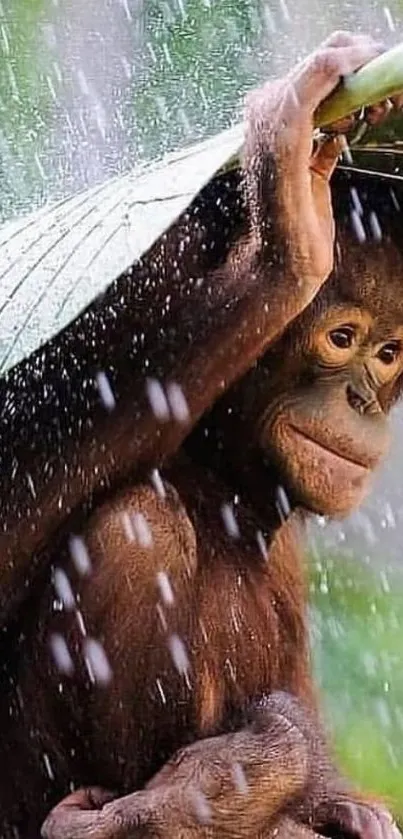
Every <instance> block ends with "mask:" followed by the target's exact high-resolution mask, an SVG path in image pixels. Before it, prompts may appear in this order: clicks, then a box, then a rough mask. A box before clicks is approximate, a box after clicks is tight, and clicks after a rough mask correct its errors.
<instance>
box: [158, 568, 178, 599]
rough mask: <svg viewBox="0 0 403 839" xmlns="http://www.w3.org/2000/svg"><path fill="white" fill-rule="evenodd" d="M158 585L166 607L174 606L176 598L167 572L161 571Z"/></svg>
mask: <svg viewBox="0 0 403 839" xmlns="http://www.w3.org/2000/svg"><path fill="white" fill-rule="evenodd" d="M157 585H158V588H159V590H160V594H161V598H162V600H163V602H164V603H165V605H166V606H173V604H174V602H175V597H174V593H173V589H172V586H171V583H170V580H169V577H168V574H167V573H166V572H165V571H159V572H158V574H157Z"/></svg>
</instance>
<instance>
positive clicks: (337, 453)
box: [289, 423, 372, 471]
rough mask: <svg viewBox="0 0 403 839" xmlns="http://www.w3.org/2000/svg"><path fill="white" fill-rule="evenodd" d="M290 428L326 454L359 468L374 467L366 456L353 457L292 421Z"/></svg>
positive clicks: (296, 434)
mask: <svg viewBox="0 0 403 839" xmlns="http://www.w3.org/2000/svg"><path fill="white" fill-rule="evenodd" d="M289 428H290V430H291V431H292V433H293V434H295V436H296V437H299V438H301V439H302V440H304V441H305V442H306V443H308V444H309V445H310V446H315V447H316V448H318V449H321V450H322V451H323V452H326V455H330V456H331V457H335V458H337V459H338V460H340V461H344V462H345V463H350V464H351V466H354V467H355V468H358V469H365V470H366V471H369V470H370V469H371V468H372V467H371V466H370V465H369V464H368V463H367V462H365V460H364V458H360V457H359V456H358V455H356V456H355V457H352V456H351V454H348V455H347V454H345V453H344V452H343V451H341V449H339V448H336V446H335V445H334V444H330V443H329V442H328V441H326V442H325V441H322V440H318V439H317V437H312V436H311V435H310V434H307V432H306V431H303V430H302V429H301V428H298V427H297V426H296V425H293V424H292V423H290V425H289Z"/></svg>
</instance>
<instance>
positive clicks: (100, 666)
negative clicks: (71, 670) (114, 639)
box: [84, 638, 112, 686]
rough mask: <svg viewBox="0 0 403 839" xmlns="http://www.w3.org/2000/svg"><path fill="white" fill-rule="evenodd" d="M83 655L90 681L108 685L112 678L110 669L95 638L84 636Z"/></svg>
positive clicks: (102, 649) (104, 653) (104, 654)
mask: <svg viewBox="0 0 403 839" xmlns="http://www.w3.org/2000/svg"><path fill="white" fill-rule="evenodd" d="M84 656H85V662H86V665H87V670H88V673H89V676H90V679H91V681H93V682H96V683H97V684H98V685H103V686H104V685H108V684H109V682H110V681H111V679H112V670H111V667H110V664H109V661H108V659H107V656H106V652H105V650H104V648H103V646H102V644H100V643H99V641H97V640H96V639H95V638H86V639H85V641H84Z"/></svg>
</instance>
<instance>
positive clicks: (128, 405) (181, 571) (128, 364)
mask: <svg viewBox="0 0 403 839" xmlns="http://www.w3.org/2000/svg"><path fill="white" fill-rule="evenodd" d="M377 51H378V47H377V45H375V44H374V43H373V42H372V40H371V39H369V38H367V37H364V36H353V35H350V34H349V33H343V32H340V33H336V34H334V35H333V36H332V37H331V38H329V39H328V40H327V41H326V42H325V43H324V44H323V45H322V46H321V47H320V48H319V49H318V50H317V52H315V53H314V54H313V55H311V56H310V57H309V58H307V59H306V60H305V61H304V62H302V63H301V64H299V65H298V66H297V67H296V68H294V69H293V70H292V71H291V72H290V73H289V74H288V75H287V76H286V77H285V78H284V79H281V80H280V81H276V82H270V83H268V84H267V85H265V86H264V87H263V88H262V89H261V90H258V91H256V92H255V93H253V94H252V95H251V96H250V97H249V100H248V105H247V135H246V146H245V157H244V184H243V187H244V190H243V192H242V193H241V192H240V188H239V183H238V186H237V185H236V184H235V181H234V180H231V178H232V179H234V178H236V177H237V176H235V175H233V176H232V175H228V176H223V177H221V181H220V179H217V181H216V182H215V183H214V184H213V185H211V186H210V187H209V188H207V191H205V192H204V193H203V195H202V197H201V198H200V200H197V202H196V203H195V205H193V206H192V207H191V208H190V209H189V211H188V213H187V214H186V217H184V218H182V219H180V220H179V222H178V224H177V225H176V226H175V227H174V228H173V229H172V230H171V231H169V233H168V234H167V235H166V236H165V237H163V239H162V240H161V241H160V242H158V243H157V244H156V245H155V246H154V248H153V249H152V250H151V252H150V253H149V254H148V255H147V256H146V258H145V259H144V260H143V262H142V263H141V264H140V265H138V266H135V267H134V269H133V270H132V271H131V272H128V274H127V275H125V276H124V277H122V278H119V280H118V281H117V283H116V284H115V286H114V288H113V289H111V290H110V291H109V292H108V293H107V294H106V295H105V298H104V299H103V300H101V301H98V303H97V305H98V306H99V307H101V308H102V307H104V309H103V310H104V312H105V318H100V319H98V320H97V319H94V321H93V323H94V326H90V323H91V321H90V320H89V319H88V318H87V321H85V320H84V318H83V319H78V321H77V322H76V323H75V324H73V325H72V327H71V329H70V331H67V332H66V334H65V335H64V336H62V337H61V338H60V339H59V344H58V345H57V346H58V349H57V348H54V347H52V346H50V347H49V348H48V351H47V353H48V355H47V356H46V358H45V361H44V362H43V359H42V362H41V364H42V366H41V372H40V373H39V372H38V369H36V378H35V377H34V375H33V374H32V373H30V372H29V370H28V367H27V368H26V370H25V375H24V376H23V377H21V376H20V377H19V379H18V383H17V377H16V376H15V378H14V379H13V377H12V376H11V378H10V380H9V381H8V383H7V387H8V388H9V392H11V389H12V388H14V389H15V390H16V391H17V392H18V393H19V399H18V400H15V402H16V403H17V401H18V405H17V404H16V407H15V411H16V412H17V415H18V411H19V410H20V411H21V412H22V411H23V408H22V407H21V408H19V405H24V406H25V407H24V410H26V405H27V404H30V403H29V400H34V399H35V402H36V404H35V406H33V410H34V415H35V417H36V422H39V420H38V411H42V414H41V418H42V419H41V420H40V427H43V428H45V431H44V433H43V439H41V440H39V439H37V437H38V435H37V437H36V438H35V443H32V445H30V446H28V445H27V442H29V441H30V440H33V439H34V437H35V435H34V432H33V426H32V425H31V426H29V425H28V426H27V425H26V424H25V425H24V434H23V435H22V432H21V434H20V436H19V437H18V435H17V434H16V433H15V431H14V434H13V435H11V433H10V434H9V435H8V436H7V432H6V431H3V438H4V439H3V448H2V451H3V455H2V457H3V474H4V475H5V478H4V481H5V486H6V487H7V486H8V488H9V490H8V491H9V493H10V501H9V500H8V498H7V493H4V495H5V504H4V520H5V522H6V527H5V528H3V533H1V534H0V548H1V549H2V551H3V553H2V556H3V561H4V566H5V568H4V575H3V576H4V580H3V586H2V610H3V616H4V618H5V619H7V621H8V624H9V637H8V638H7V641H6V643H5V649H6V653H7V655H6V659H7V663H6V668H5V669H6V676H7V678H6V680H5V683H6V690H5V694H6V695H4V696H3V697H2V700H1V701H2V703H3V705H2V708H3V711H2V713H3V718H2V719H3V725H2V733H1V739H2V753H3V759H4V762H5V763H6V764H7V770H8V771H7V773H6V775H5V778H4V780H2V781H1V785H0V812H1V824H2V826H3V830H2V836H3V837H5V838H7V839H9V837H14V836H15V835H19V837H20V839H37V836H38V833H39V830H40V825H41V823H42V821H43V819H44V818H45V817H46V815H47V814H48V813H49V811H50V810H51V808H52V807H53V809H52V810H51V812H50V815H48V816H47V818H46V821H45V823H44V825H43V827H42V836H43V837H45V839H135V837H150V839H151V837H152V839H154V837H156V839H157V838H158V839H165V837H166V839H168V837H169V839H173V838H174V837H176V839H188V837H192V836H195V837H196V836H197V837H201V839H204V838H205V839H225V837H228V838H229V839H257V837H262V839H265V838H266V837H267V839H274V837H277V839H279V838H280V839H314V836H315V834H319V835H322V836H331V837H334V839H339V837H341V836H345V837H355V839H398V837H399V836H400V833H399V831H398V830H397V828H396V826H395V825H394V823H393V821H392V818H391V817H390V816H389V815H388V813H387V812H386V809H384V808H383V807H381V806H379V805H377V804H376V803H375V802H372V803H371V802H370V801H367V800H366V799H365V797H364V796H361V795H360V794H358V793H356V792H355V791H354V790H352V789H351V787H350V785H349V784H348V783H347V781H345V780H344V779H343V778H341V777H340V775H339V773H338V770H337V768H336V767H335V765H334V764H333V762H332V759H331V757H330V756H329V750H328V747H327V745H326V741H325V737H324V735H323V732H322V730H321V724H320V720H319V714H318V711H317V706H316V698H315V690H314V687H313V684H312V677H311V668H310V661H309V645H308V634H307V625H306V592H305V584H304V574H303V568H302V563H301V559H300V555H299V550H298V544H299V542H300V541H301V534H300V530H301V519H302V517H303V516H304V515H306V514H309V513H312V512H317V513H321V514H323V515H329V516H339V515H345V514H347V513H348V512H349V511H350V510H351V509H353V508H354V507H355V506H356V505H357V504H359V503H360V501H361V499H362V498H363V496H364V494H365V492H366V491H367V489H368V486H369V482H370V478H371V475H372V473H373V470H374V469H375V467H376V466H377V465H378V464H379V462H380V461H381V459H382V457H383V456H384V454H385V452H386V450H387V446H388V426H387V414H388V411H389V409H390V407H391V405H392V404H393V403H394V401H395V400H396V399H397V397H398V396H399V394H400V389H401V379H402V373H403V297H402V294H401V291H402V283H403V258H402V254H401V251H400V248H399V230H398V228H399V225H398V221H399V219H398V211H397V209H396V196H394V201H393V200H392V196H391V194H390V190H389V187H387V186H386V187H385V186H384V185H383V184H378V185H376V184H375V185H374V186H372V185H371V188H372V193H371V196H369V194H368V178H367V179H366V177H367V176H366V177H364V176H359V175H356V176H354V177H355V180H349V176H348V175H346V174H345V173H343V172H338V173H336V175H335V181H334V182H332V183H334V184H335V187H334V206H332V196H331V191H330V178H331V176H332V174H333V171H334V168H335V165H336V162H337V159H338V155H339V152H340V140H339V138H338V136H336V135H333V136H332V137H330V138H328V139H327V140H326V141H324V142H321V143H320V144H319V145H318V146H316V147H315V148H313V141H312V133H313V114H314V112H315V110H316V108H317V107H318V105H319V104H320V102H322V101H323V100H324V99H325V98H326V97H327V96H328V95H329V93H330V92H331V91H332V90H333V89H334V87H335V86H336V85H337V83H338V81H339V79H340V77H341V76H342V75H344V74H346V73H350V72H353V71H354V70H356V69H357V68H358V67H360V66H361V65H362V64H365V63H366V62H367V61H369V60H370V59H371V58H373V57H374V56H375V55H376V54H377ZM400 104H401V103H400V100H396V102H395V105H396V106H397V107H400ZM384 112H386V108H383V106H380V107H379V108H377V109H376V110H375V111H374V112H373V116H374V115H375V117H376V118H382V117H383V114H384ZM352 183H354V184H355V186H356V188H357V189H358V191H361V193H362V201H363V205H365V200H368V201H372V200H375V199H376V200H377V205H376V206H377V212H378V217H379V221H380V224H381V225H382V227H383V234H384V235H383V238H382V241H381V242H378V241H374V240H373V239H372V240H368V241H367V242H366V243H365V245H360V244H359V243H358V242H357V241H356V240H355V237H354V232H353V229H352V226H351V224H350V210H351V196H350V186H351V184H352ZM219 189H223V190H227V194H226V201H225V202H224V204H225V212H224V209H222V206H223V202H222V201H221V204H220V203H219V202H217V201H215V200H213V197H214V195H215V192H214V191H215V190H219ZM209 190H210V191H209ZM241 195H242V200H241V198H240V196H241ZM231 196H232V197H231ZM231 201H232V202H233V203H232V205H231ZM228 207H229V208H230V209H231V213H229V212H228ZM232 210H233V212H232ZM220 213H221V214H222V215H220ZM203 214H204V215H203ZM200 218H202V219H203V224H200V223H199V222H198V219H200ZM362 224H364V225H365V215H364V216H363V219H362ZM335 229H336V230H337V248H335V246H334V245H335ZM186 231H187V232H186ZM185 232H186V236H185ZM213 234H214V235H213ZM204 235H205V236H206V237H207V238H206V241H209V237H210V239H211V242H212V246H211V248H205V247H202V245H203V236H204ZM335 254H336V257H335ZM195 278H199V279H200V280H201V281H200V282H195V281H194V280H195ZM150 279H151V282H150ZM325 281H326V282H325ZM167 295H170V305H169V306H166V305H165V303H164V314H163V315H162V314H161V317H160V316H159V314H158V316H157V315H156V314H155V313H156V312H157V313H159V311H160V306H162V302H163V301H166V298H167ZM147 307H149V308H147ZM111 311H112V313H113V316H112V315H111V314H108V312H109V313H110V312H111ZM147 311H150V312H151V313H152V314H150V324H149V326H147V317H145V313H146V314H147ZM99 320H102V328H101V326H100V325H99ZM97 324H98V325H97ZM141 329H142V330H143V332H142V334H143V339H142V341H143V343H142V347H141V351H140V352H139V350H138V347H137V348H136V350H134V349H133V336H134V335H136V334H137V333H136V330H137V331H138V333H139V334H140V330H141ZM144 329H145V330H146V331H145V332H144ZM86 330H87V331H86ZM88 330H89V331H88ZM91 330H95V331H92V332H91ZM96 330H98V332H97V331H96ZM83 336H84V340H83ZM89 338H91V340H89ZM60 346H61V347H62V350H63V352H64V364H65V365H66V367H65V369H66V370H67V373H66V374H65V375H64V380H63V382H61V381H59V380H57V384H56V385H55V384H54V382H55V375H56V374H55V369H56V367H57V369H59V368H60V364H59V366H57V365H56V362H55V359H58V356H57V353H58V352H60ZM55 347H56V345H55ZM52 353H53V355H52ZM145 360H147V364H145V363H144V362H145ZM69 365H70V366H69ZM32 366H33V367H34V368H35V364H33V363H32V361H31V368H32ZM97 369H98V370H99V369H108V370H109V371H110V374H111V378H112V380H113V387H114V390H115V393H116V395H117V405H116V408H115V410H114V411H113V412H111V413H110V415H108V416H107V417H106V416H104V414H105V411H104V412H103V413H102V410H101V408H102V406H101V407H100V406H99V405H98V403H96V400H95V396H94V398H93V397H92V396H91V393H89V392H88V388H87V390H86V392H85V397H84V396H82V390H83V388H81V386H80V382H81V381H84V379H85V381H86V382H87V381H89V380H90V379H91V376H92V377H94V373H95V371H96V370H97ZM83 371H85V376H84V373H83ZM150 375H151V376H154V377H155V378H156V379H158V381H159V382H160V383H162V385H163V386H164V387H165V386H166V387H167V388H168V387H169V386H170V385H172V383H174V384H175V386H176V387H177V386H179V387H180V391H181V393H182V395H184V396H185V398H186V403H187V419H186V421H184V422H182V423H178V422H177V421H175V420H174V419H171V420H167V421H166V422H164V423H161V422H160V421H158V417H156V416H155V415H153V413H152V411H151V409H150V406H149V404H148V402H147V399H146V397H145V396H144V393H145V385H146V378H147V377H149V376H150ZM29 377H30V378H29ZM21 380H23V383H22V384H21ZM27 380H28V384H27V383H26V382H27ZM49 383H51V384H49ZM18 388H20V390H18ZM24 388H25V389H24ZM45 389H46V407H45V408H43V409H42V407H41V405H42V403H43V399H44V394H45ZM84 389H85V388H84ZM4 398H5V397H4ZM52 400H53V401H52ZM80 400H81V401H80ZM91 400H92V401H91ZM36 405H37V406H38V407H36ZM61 406H63V409H66V411H67V410H68V423H69V425H68V426H67V419H66V420H65V419H64V418H63V410H62V409H61ZM35 410H36V414H35ZM19 416H20V419H21V416H22V413H21V414H20V415H19ZM13 417H14V414H13ZM49 418H51V419H49ZM13 422H17V421H16V420H14V419H13ZM63 423H66V424H65V425H63ZM74 423H76V424H75V425H74ZM22 425H23V424H22V421H21V427H22ZM67 427H68V429H69V434H68V435H66V433H65V432H66V428H67ZM54 428H56V429H57V435H56V437H54V436H53V437H52V435H55V434H56V431H54ZM27 429H28V430H27ZM72 429H73V430H72ZM67 436H68V440H67ZM36 440H37V442H36ZM52 441H53V443H52ZM56 441H57V450H58V456H57V458H56V457H55V456H54V451H55V447H56ZM52 446H53V448H52ZM63 446H64V448H63ZM60 447H62V454H60ZM23 455H24V458H25V461H24V468H25V470H26V472H29V474H30V475H31V476H33V477H32V480H34V481H35V486H36V488H37V490H36V491H37V501H36V504H37V510H36V512H35V511H34V512H33V511H32V499H31V506H30V507H29V504H28V500H27V499H28V496H27V494H26V489H25V485H24V486H23V485H22V482H21V485H19V486H18V487H17V489H14V486H13V485H12V481H11V478H10V479H9V484H7V480H8V477H7V476H8V475H11V464H12V462H13V457H14V458H17V459H18V460H19V461H21V460H22V457H23ZM49 463H51V465H52V472H51V474H50V472H49V467H48V464H49ZM4 464H5V466H4ZM45 464H46V469H47V474H48V476H49V477H48V480H44V478H43V477H41V475H42V473H43V471H44V469H45ZM157 467H158V468H159V469H160V470H161V472H160V473H157V472H156V471H155V470H156V468H157ZM41 470H42V472H41ZM151 470H154V472H153V473H152V479H150V473H151ZM14 483H15V482H14ZM60 498H62V499H63V504H62V505H60V503H59V502H60ZM15 509H18V510H19V516H18V518H17V517H16V515H15ZM28 510H30V514H29V516H28V512H27V511H28ZM24 511H25V512H24ZM24 516H28V518H24ZM10 533H11V534H12V538H11V537H10ZM72 533H73V534H74V533H75V534H77V533H79V534H80V540H81V541H80V540H79V541H78V542H77V537H75V542H74V544H75V549H74V550H72V549H71V546H72V544H73V542H72V540H71V538H69V534H72ZM4 534H6V535H7V534H8V536H9V538H8V540H7V539H6V536H5V535H4ZM2 540H3V541H2ZM69 544H70V550H69V547H68V545H69ZM77 545H79V546H80V547H79V550H80V551H81V554H80V556H81V560H83V557H84V558H85V562H83V561H81V562H80V561H77ZM49 566H51V567H52V579H48V576H47V574H48V572H47V567H49ZM34 571H35V574H34ZM30 579H32V585H30V586H29V590H28V593H24V591H23V585H22V580H24V581H25V583H26V581H27V580H30ZM55 588H56V594H57V597H56V601H55ZM26 590H27V587H26V586H25V591H26ZM23 599H24V602H23V603H22V607H21V608H20V604H21V602H22V600H23ZM17 601H18V603H17ZM17 605H18V609H17ZM11 610H12V611H11ZM12 618H13V619H14V620H12ZM55 649H57V651H58V652H57V655H56V657H55V655H54V653H55ZM51 651H53V656H52V655H51ZM90 653H91V654H90ZM89 659H90V663H91V662H92V671H91V666H90V668H89V667H88V661H89ZM94 662H95V663H94ZM95 665H97V666H95ZM99 667H100V668H101V671H102V674H103V676H102V679H101V681H102V680H103V681H104V682H105V684H104V685H103V686H100V685H97V684H94V679H95V682H96V678H95V677H96V673H95V676H94V669H95V670H96V669H97V668H98V669H99ZM10 707H11V708H12V709H13V711H12V713H11V714H10V713H7V709H8V708H10ZM45 755H46V758H44V756H45ZM49 768H50V769H49ZM71 788H75V789H76V791H75V792H73V793H72V794H71V795H70V796H68V797H67V798H65V799H64V800H62V801H61V803H59V804H57V802H58V801H60V799H61V798H63V796H64V795H66V794H67V793H68V792H69V790H70V789H71ZM78 788H80V789H78ZM109 790H110V791H111V792H109ZM54 805H56V806H54Z"/></svg>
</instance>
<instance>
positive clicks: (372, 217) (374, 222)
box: [368, 212, 382, 242]
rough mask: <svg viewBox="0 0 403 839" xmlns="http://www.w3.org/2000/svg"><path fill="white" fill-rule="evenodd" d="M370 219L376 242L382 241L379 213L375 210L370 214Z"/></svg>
mask: <svg viewBox="0 0 403 839" xmlns="http://www.w3.org/2000/svg"><path fill="white" fill-rule="evenodd" d="M368 221H369V226H370V228H371V233H372V236H373V238H374V239H375V242H381V241H382V228H381V225H380V224H379V219H378V216H377V214H376V213H374V212H371V213H370V214H369V219H368Z"/></svg>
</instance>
